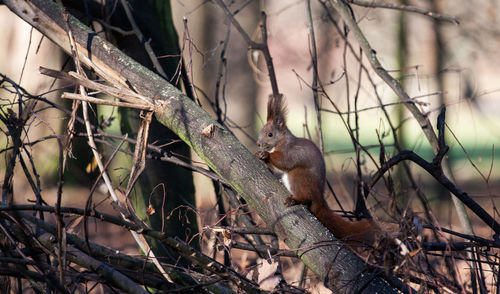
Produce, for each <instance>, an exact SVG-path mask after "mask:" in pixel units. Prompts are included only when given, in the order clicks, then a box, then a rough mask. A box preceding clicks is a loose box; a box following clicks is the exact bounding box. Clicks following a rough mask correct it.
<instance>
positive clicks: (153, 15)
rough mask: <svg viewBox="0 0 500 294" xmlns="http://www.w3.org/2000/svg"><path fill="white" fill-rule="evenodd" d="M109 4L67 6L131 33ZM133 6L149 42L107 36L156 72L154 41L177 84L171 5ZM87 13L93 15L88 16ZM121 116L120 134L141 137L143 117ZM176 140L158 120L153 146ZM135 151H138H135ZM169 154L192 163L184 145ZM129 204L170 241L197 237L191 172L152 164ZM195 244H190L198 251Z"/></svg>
mask: <svg viewBox="0 0 500 294" xmlns="http://www.w3.org/2000/svg"><path fill="white" fill-rule="evenodd" d="M108 2H109V3H106V4H105V6H104V7H101V6H99V5H98V4H96V3H93V2H89V3H87V4H88V5H89V6H78V5H83V4H81V3H80V4H78V3H77V4H75V3H67V5H68V6H70V7H72V8H76V9H78V11H77V12H76V13H79V14H80V16H81V17H82V18H87V17H89V16H90V15H88V14H92V15H91V16H92V17H95V18H98V19H102V20H107V19H109V24H111V25H112V26H115V27H119V28H122V29H123V30H124V31H131V30H132V26H131V25H130V22H129V20H128V18H127V16H126V15H125V12H124V10H123V7H122V6H121V4H120V3H115V2H114V1H108ZM128 3H129V4H130V11H131V12H132V14H133V17H134V20H135V22H136V23H137V26H138V27H139V29H140V31H141V32H142V34H143V35H144V40H138V38H137V37H136V35H135V34H132V35H122V34H120V33H116V32H115V31H113V30H109V29H107V28H106V27H104V30H105V32H106V36H107V37H108V39H112V40H111V41H112V42H114V43H115V44H116V45H117V46H118V47H119V48H120V49H121V50H123V51H124V52H126V53H127V54H128V55H130V56H131V57H132V58H134V59H135V60H136V61H138V62H139V63H141V64H143V65H145V66H147V67H148V68H150V69H153V65H152V62H151V59H150V58H149V56H148V55H147V53H146V51H145V48H144V42H150V44H151V47H152V48H153V51H154V53H155V55H156V56H165V55H168V56H169V57H166V58H161V59H159V62H160V64H161V66H162V68H163V70H164V71H165V73H166V75H167V77H168V81H169V82H171V83H172V84H174V83H175V81H176V77H177V76H174V75H176V74H178V73H176V70H177V67H178V64H179V60H180V59H179V54H180V48H179V42H178V36H177V33H176V31H175V27H174V24H173V21H172V12H171V7H170V1H164V0H148V1H136V0H128ZM115 5H116V7H115ZM72 12H73V13H75V12H74V11H72ZM85 12H86V13H88V14H85V15H84V13H85ZM153 70H154V69H153ZM179 81H182V79H179ZM177 87H180V84H177ZM119 116H120V117H119V118H120V129H121V132H122V133H123V134H128V136H129V137H130V138H136V137H137V131H138V128H139V124H140V121H139V112H138V111H135V110H132V109H125V108H120V109H119ZM177 139H178V137H177V136H176V135H175V134H174V133H173V132H172V131H170V130H169V129H168V128H167V127H165V126H163V125H161V124H160V123H158V122H157V121H156V119H153V121H152V123H151V126H150V132H149V139H148V143H155V144H156V145H162V144H166V143H169V142H171V141H172V140H177ZM130 148H131V150H132V151H133V146H130ZM164 149H165V150H168V152H171V153H175V154H177V155H179V156H180V157H184V158H186V159H188V160H189V158H190V150H189V148H188V146H187V145H186V144H184V143H183V142H178V143H173V144H171V145H168V146H166V147H164ZM130 166H131V160H130V157H129V158H128V160H127V162H126V163H125V162H122V166H119V167H118V168H123V169H130ZM130 201H131V203H132V205H133V207H134V209H135V211H136V213H137V214H138V216H139V217H141V218H142V219H143V220H144V221H145V222H146V223H148V224H149V225H150V226H151V227H152V228H153V229H155V230H161V231H164V232H165V233H167V234H168V235H169V236H177V237H179V238H180V239H182V240H186V241H190V240H191V237H192V236H193V235H195V234H196V233H197V232H198V222H197V218H196V214H195V213H194V212H193V211H192V210H191V209H190V207H194V203H195V199H194V184H193V177H192V173H191V171H188V170H186V169H184V168H182V167H178V166H176V165H173V164H171V163H165V162H161V161H158V160H148V161H147V162H146V168H145V170H144V171H143V173H142V174H141V176H140V177H139V180H138V182H137V183H136V185H135V187H134V189H133V191H132V193H131V195H130ZM150 204H151V206H152V207H153V208H154V209H155V213H154V214H152V215H150V216H148V215H147V213H146V212H147V208H148V206H149V205H150ZM196 240H197V239H195V240H194V241H193V242H192V243H191V245H192V246H194V247H195V248H198V242H197V241H196ZM148 242H149V243H150V246H151V248H153V250H154V251H155V255H156V256H157V257H164V256H171V255H170V253H169V252H167V251H165V250H164V249H161V248H159V247H160V246H159V244H158V243H155V241H154V240H148Z"/></svg>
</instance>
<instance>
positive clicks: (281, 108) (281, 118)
mask: <svg viewBox="0 0 500 294" xmlns="http://www.w3.org/2000/svg"><path fill="white" fill-rule="evenodd" d="M267 120H268V121H269V120H272V121H274V122H276V123H278V122H280V123H281V124H282V125H283V126H286V107H285V105H284V104H283V95H282V94H279V95H272V94H271V95H269V100H268V101H267Z"/></svg>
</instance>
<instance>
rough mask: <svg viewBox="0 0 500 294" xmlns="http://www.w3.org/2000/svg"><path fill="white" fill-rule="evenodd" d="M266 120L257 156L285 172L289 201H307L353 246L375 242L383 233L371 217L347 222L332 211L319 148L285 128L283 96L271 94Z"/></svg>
mask: <svg viewBox="0 0 500 294" xmlns="http://www.w3.org/2000/svg"><path fill="white" fill-rule="evenodd" d="M267 111H268V112H267V115H268V117H267V123H266V125H264V127H263V128H262V130H261V132H260V134H259V139H258V141H257V144H258V145H259V149H260V151H259V152H257V154H256V155H257V157H258V158H260V159H261V160H263V161H264V162H265V163H266V164H267V165H268V166H269V167H270V168H271V169H273V170H274V171H278V172H280V173H283V174H286V175H287V177H288V182H289V186H290V187H289V190H290V193H292V195H291V196H289V197H288V199H287V201H286V203H287V204H289V205H290V204H304V205H306V206H307V207H308V208H309V209H310V210H311V212H312V213H313V214H314V215H315V216H316V217H317V218H318V220H319V221H320V222H321V223H322V224H323V225H325V226H326V227H327V228H328V229H329V230H330V231H331V232H332V233H333V234H334V235H335V236H336V237H337V238H339V239H341V240H343V241H344V242H345V243H346V244H348V245H349V246H351V247H354V246H357V245H358V244H360V243H361V244H360V245H362V244H365V245H373V244H374V242H375V241H376V237H377V236H379V234H381V233H382V230H381V229H380V227H379V226H378V225H377V223H375V222H374V221H373V220H371V219H365V220H361V221H357V222H351V221H348V220H346V219H344V218H342V217H341V216H339V215H337V214H335V213H334V212H333V211H331V210H330V208H329V207H328V204H327V203H326V201H325V200H324V198H323V194H324V189H325V181H326V173H325V162H324V160H323V156H322V154H321V151H320V150H319V149H318V147H317V146H316V145H315V144H314V143H313V142H312V141H310V140H307V139H304V138H297V137H295V136H294V135H293V134H292V133H291V132H290V131H289V130H288V128H287V127H286V122H285V109H284V107H283V103H282V97H281V96H278V97H276V96H271V97H270V98H269V102H268V110H267Z"/></svg>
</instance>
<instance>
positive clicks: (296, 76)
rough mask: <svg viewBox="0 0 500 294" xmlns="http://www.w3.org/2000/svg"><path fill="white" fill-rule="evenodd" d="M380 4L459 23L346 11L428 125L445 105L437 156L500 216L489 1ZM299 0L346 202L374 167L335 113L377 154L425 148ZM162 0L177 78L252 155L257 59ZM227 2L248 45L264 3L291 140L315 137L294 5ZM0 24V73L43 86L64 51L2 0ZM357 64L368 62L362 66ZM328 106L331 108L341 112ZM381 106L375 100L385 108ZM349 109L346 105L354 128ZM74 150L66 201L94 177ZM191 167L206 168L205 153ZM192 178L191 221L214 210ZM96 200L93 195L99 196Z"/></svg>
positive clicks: (325, 18)
mask: <svg viewBox="0 0 500 294" xmlns="http://www.w3.org/2000/svg"><path fill="white" fill-rule="evenodd" d="M360 2H363V1H360ZM388 2H389V1H388ZM390 2H391V3H395V4H406V5H415V6H418V7H421V8H424V9H427V10H429V11H433V12H436V13H440V14H443V15H447V16H452V17H455V18H457V19H458V20H459V24H457V23H455V22H453V21H446V20H439V19H434V18H431V17H429V16H426V15H422V14H418V13H412V12H401V11H399V10H393V9H383V8H370V7H363V6H359V5H352V7H353V9H354V14H355V15H356V19H357V21H358V22H359V25H360V27H361V29H362V31H363V32H364V33H365V35H366V37H367V39H368V41H369V42H370V43H371V45H372V47H373V49H374V50H375V51H376V53H377V57H378V58H379V60H380V61H381V63H382V65H383V66H384V67H385V69H386V70H388V71H390V73H391V75H392V76H393V77H395V78H396V79H398V80H399V81H400V82H401V83H402V85H403V86H404V88H405V89H406V91H407V93H408V94H409V96H410V97H411V98H412V99H414V101H416V103H417V105H418V108H419V109H420V110H421V111H422V112H423V113H425V114H427V115H428V116H429V118H430V120H431V122H432V124H433V126H435V122H436V117H437V114H438V113H439V110H440V109H441V106H442V105H444V106H446V107H447V116H446V124H447V138H446V139H447V144H448V145H449V146H450V151H449V153H448V157H447V160H448V165H449V166H450V169H451V173H452V176H453V178H454V180H455V182H456V184H457V185H458V186H459V187H461V188H462V189H463V190H465V191H467V192H468V193H469V195H470V196H472V197H473V198H474V199H475V200H476V201H478V202H479V203H480V204H481V205H482V206H483V208H485V209H486V210H487V211H488V212H489V213H491V214H492V215H495V216H497V217H498V215H496V213H495V211H496V204H497V203H498V196H500V168H499V167H498V166H499V164H500V161H499V160H500V154H499V152H498V150H499V145H500V115H499V114H500V83H499V81H500V57H499V54H498V48H500V2H499V1H496V0H476V1H474V2H473V4H472V3H471V2H470V1H466V0H419V1H410V0H399V1H390ZM311 5H312V8H311V14H312V20H313V23H314V31H315V38H316V47H317V55H318V79H319V81H320V83H321V84H322V85H323V87H324V90H325V92H326V93H327V95H328V97H325V96H321V97H320V102H319V107H320V114H321V129H322V143H323V146H322V147H323V150H324V154H325V159H326V162H327V169H328V179H329V182H330V183H331V185H332V187H333V190H334V191H335V194H336V195H337V197H338V198H339V199H340V202H341V203H342V205H343V208H344V209H346V210H352V209H353V208H354V203H355V195H356V182H358V181H359V178H358V172H357V168H356V166H357V163H360V165H361V166H360V168H361V170H362V174H363V177H368V176H369V175H371V174H373V173H374V171H375V170H376V169H375V165H374V164H373V162H372V160H371V159H370V157H369V156H368V155H367V153H365V152H361V154H360V158H359V160H357V158H356V153H355V147H354V145H353V143H352V140H351V136H350V130H349V129H348V128H347V127H346V124H345V122H346V123H348V124H349V126H350V127H351V129H357V130H359V142H360V143H361V145H363V146H365V148H366V149H367V150H368V151H369V152H370V153H371V156H373V157H374V158H376V159H377V160H378V156H379V151H380V144H379V139H380V141H381V142H383V144H384V145H385V148H386V152H387V156H390V155H393V154H395V152H396V151H395V148H394V140H398V144H400V146H401V147H402V148H403V149H410V150H414V151H415V152H416V153H418V154H420V155H421V156H422V157H424V158H425V159H427V160H429V161H430V160H432V158H433V152H432V148H431V146H430V145H429V143H428V142H427V140H426V138H425V136H424V135H423V132H422V130H421V129H420V127H419V126H418V124H417V123H416V121H415V119H414V118H413V117H412V116H411V114H410V113H408V112H407V111H406V109H405V107H404V106H403V105H402V104H400V103H399V99H398V98H397V97H396V95H395V94H394V92H393V91H392V90H391V89H390V88H389V87H388V86H387V85H386V84H385V83H384V82H383V81H381V80H380V78H379V77H378V76H377V75H376V74H375V72H374V70H373V69H372V68H371V66H370V65H369V63H368V61H367V59H366V58H365V57H363V58H362V60H361V62H360V61H359V60H357V59H356V58H355V56H354V54H356V55H358V56H359V53H360V50H359V46H358V45H357V43H356V41H355V40H354V38H353V36H352V34H348V35H347V40H348V43H346V42H345V41H344V36H343V35H344V33H345V28H344V25H343V22H342V20H341V19H340V17H339V16H338V15H336V14H335V13H331V12H330V13H329V12H328V10H326V9H325V7H324V5H323V3H322V2H321V1H312V4H311ZM171 6H172V7H171V9H172V20H173V22H174V23H175V27H176V30H177V34H178V41H179V46H180V48H181V50H182V55H183V58H184V66H185V68H186V75H187V77H188V78H189V79H190V80H191V82H192V84H193V90H194V93H193V96H194V99H195V100H196V101H198V102H199V103H200V104H201V106H202V107H203V108H204V109H205V110H207V111H208V112H210V113H211V114H212V115H214V117H218V118H220V119H221V120H222V122H223V123H224V124H225V125H226V126H227V127H229V128H230V129H231V131H233V132H234V134H235V135H236V136H237V137H238V138H239V139H240V141H241V142H243V144H244V145H245V146H246V147H247V148H248V149H249V150H250V151H252V152H255V151H256V145H255V140H256V137H257V134H258V132H259V130H260V127H261V126H262V125H263V124H264V123H265V115H266V101H267V97H268V96H269V95H270V94H271V87H270V83H269V78H268V75H267V70H266V66H265V63H264V60H263V57H262V55H261V54H259V53H258V52H256V51H253V50H249V49H248V47H249V46H248V44H247V42H246V41H245V40H244V38H242V36H241V34H240V33H239V32H238V31H237V30H236V29H235V27H234V26H232V25H230V21H229V19H228V18H227V16H226V15H225V13H224V12H223V11H222V9H221V8H220V7H219V6H217V5H215V4H214V3H211V2H210V1H194V0H193V1H176V0H173V1H171ZM228 6H229V8H230V9H231V11H232V12H233V13H234V12H235V11H238V13H237V14H236V19H237V20H238V22H239V23H240V24H241V26H242V28H243V29H244V30H245V31H246V33H247V34H248V35H249V36H251V37H252V39H253V40H256V41H260V39H259V36H260V30H259V23H260V21H261V15H260V12H261V11H265V12H266V14H267V29H268V44H269V50H270V53H271V56H272V58H273V62H274V66H275V70H276V77H277V82H278V86H279V89H280V92H282V93H283V94H284V95H285V97H286V103H287V108H288V126H289V128H290V129H291V130H292V132H293V133H294V134H295V135H296V136H300V137H308V138H310V139H312V140H313V141H315V142H316V143H317V144H320V142H321V141H320V135H319V128H318V118H317V112H316V110H315V106H314V98H313V91H312V89H311V83H312V76H313V65H312V62H311V56H312V49H311V35H310V30H309V27H310V26H309V20H308V17H307V5H306V1H302V0H300V1H242V0H237V1H231V2H230V3H229V4H228ZM0 24H1V25H0V39H1V40H3V41H2V42H0V57H1V58H0V72H1V73H3V74H5V75H7V76H8V77H10V78H11V79H13V80H15V81H17V82H19V84H21V85H22V86H23V87H24V88H26V89H27V90H28V91H30V92H31V93H33V94H37V95H40V94H44V93H46V92H47V91H49V89H50V88H51V85H52V83H53V81H52V79H49V78H47V77H44V76H41V75H40V74H39V73H38V67H40V66H44V67H47V68H61V67H62V66H63V64H64V62H65V60H66V57H65V54H64V53H62V52H61V51H60V50H59V49H58V48H57V47H56V46H55V45H53V44H52V43H51V42H50V40H48V39H46V38H43V37H42V36H41V35H40V34H39V33H38V32H37V31H36V30H34V29H32V28H31V27H30V26H29V25H27V24H26V23H24V22H23V21H22V20H20V19H19V18H18V17H17V16H15V15H14V14H12V13H11V12H10V11H9V10H8V9H7V7H5V6H0ZM347 44H349V46H348V45H347ZM156 55H157V56H158V57H159V58H160V59H161V60H162V59H163V60H169V59H172V58H173V60H175V61H176V62H177V61H178V57H176V58H174V57H175V56H174V57H172V56H171V55H168V54H167V53H166V52H161V51H160V52H158V51H157V52H156ZM171 62H173V61H171ZM360 64H362V65H363V66H364V67H365V68H366V71H361V74H360ZM59 95H60V92H57V91H56V92H53V93H49V94H47V95H45V97H47V99H49V100H53V101H59V102H60V103H62V104H63V103H66V105H68V106H69V105H70V104H68V102H62V101H60V100H59V99H60V98H58V96H59ZM3 99H5V98H3ZM214 104H217V105H219V106H220V109H221V110H222V113H219V114H217V113H216V112H215V111H214V107H213V105H214ZM333 104H335V105H337V106H338V110H340V112H341V113H340V114H339V113H338V112H337V110H336V109H335V108H334V107H333ZM381 105H384V108H383V109H382V107H381ZM355 107H356V108H357V110H358V118H357V119H358V126H357V128H356V124H355V120H356V116H355V114H354V109H355ZM96 109H98V111H97V112H98V113H99V118H98V120H99V121H104V120H109V119H110V118H114V117H116V116H117V115H118V113H117V110H116V109H113V108H111V107H106V106H102V107H101V106H99V107H97V108H96ZM388 118H390V122H389V120H388ZM38 119H39V123H37V124H33V125H31V127H30V129H29V130H28V135H29V137H30V138H31V140H36V139H37V138H41V137H44V136H49V135H51V134H54V133H61V132H62V130H63V129H64V127H65V121H64V120H65V117H64V116H63V115H62V114H61V113H60V112H57V111H48V112H43V115H42V116H40V117H38ZM109 121H110V125H109V126H107V131H108V132H110V133H115V134H120V126H119V122H118V120H112V119H111V120H109ZM391 125H392V128H393V129H394V130H395V131H396V133H395V135H393V134H392V129H391ZM6 140H7V139H6V137H5V136H0V142H1V143H2V146H5V145H6V144H7V143H8V142H7V141H6ZM56 146H57V144H56V142H54V141H48V142H46V143H45V144H39V145H36V146H34V147H33V150H32V152H33V154H34V155H36V156H34V158H35V160H36V165H37V166H38V168H39V170H38V173H39V174H40V176H41V178H42V179H43V180H42V183H43V185H44V186H43V190H45V191H47V192H46V195H48V197H50V196H52V197H53V196H54V195H55V188H56V187H55V185H53V184H51V183H54V179H55V177H56V173H57V160H58V152H56V151H55V150H57V147H56ZM75 146H77V145H75ZM74 152H75V153H76V151H74ZM103 152H104V151H103ZM109 153H110V152H109V151H108V154H109ZM76 154H78V155H77V156H76V158H75V159H74V161H75V163H74V164H75V165H79V166H81V167H84V168H83V169H82V168H80V169H76V168H75V169H73V170H72V172H71V175H68V177H67V178H66V179H67V185H66V186H65V190H66V191H70V192H68V193H69V194H67V195H71V196H70V197H66V198H65V199H64V203H65V205H79V204H81V203H84V202H85V201H86V198H85V197H86V196H85V195H87V193H88V189H89V184H90V183H92V179H93V177H94V175H91V172H88V169H87V172H85V170H86V169H85V168H88V165H89V164H91V161H92V160H91V153H90V150H88V149H82V150H81V151H80V153H76ZM191 156H193V161H194V162H200V161H201V160H200V159H198V158H196V155H195V154H191ZM123 162H130V159H129V158H128V157H127V156H125V155H120V157H119V158H118V159H117V160H115V161H114V163H113V173H114V175H115V177H116V179H120V177H123V173H124V171H123V170H122V169H121V165H122V164H123ZM200 165H201V166H204V165H203V163H200ZM4 166H6V165H3V164H2V165H0V169H4ZM16 168H20V167H16ZM412 170H413V171H414V172H415V175H414V176H415V179H416V180H417V183H418V187H419V189H422V190H423V191H424V192H425V194H426V196H427V199H428V201H429V203H430V204H431V207H432V209H433V213H434V215H436V216H437V218H438V221H439V223H440V224H441V225H444V226H446V227H449V228H451V229H454V230H457V231H462V228H461V226H460V223H459V222H458V220H457V218H456V215H455V209H454V207H453V205H452V204H451V200H450V198H449V195H448V194H447V193H444V191H443V190H442V189H440V187H439V185H438V184H436V182H435V181H434V180H433V179H432V178H431V177H430V176H429V175H428V174H426V173H425V172H424V171H422V170H421V169H419V168H418V167H415V166H412ZM4 172H5V171H2V173H4ZM398 172H401V171H397V170H396V171H395V174H394V175H393V176H394V178H395V179H396V182H395V185H396V187H397V189H396V190H397V193H396V194H397V195H396V196H397V198H396V199H398V201H399V202H398V203H399V204H398V205H400V206H401V207H402V208H406V207H411V208H412V209H413V210H414V211H415V213H417V214H418V213H422V207H421V205H420V204H419V203H418V201H414V198H415V196H414V191H412V189H411V188H410V185H409V184H408V183H407V182H405V180H404V179H403V177H402V176H399V177H398ZM18 175H21V173H18ZM51 179H52V180H51ZM14 184H15V190H16V191H18V193H17V194H18V195H26V197H27V199H28V198H30V197H32V196H30V192H29V189H30V188H29V186H28V185H27V182H26V179H25V178H23V177H22V176H18V177H17V178H15V180H14ZM194 185H195V192H196V207H197V209H198V210H199V214H198V216H199V219H198V221H199V224H198V226H199V227H203V226H205V225H207V224H213V223H214V221H215V220H216V218H217V217H216V216H214V215H212V214H211V213H209V212H210V211H212V210H213V209H214V207H215V206H216V197H215V193H216V192H215V191H214V189H213V187H212V184H211V180H209V179H207V178H205V177H203V176H201V175H199V174H196V173H195V174H194ZM167 189H168V188H167ZM23 191H25V192H24V193H23ZM378 192H379V197H378V198H377V199H376V200H373V199H372V200H370V199H369V201H368V202H369V206H370V207H371V208H373V209H374V210H375V212H376V214H377V215H378V216H379V217H381V218H383V219H387V220H391V219H392V218H397V215H394V214H392V213H387V215H386V214H385V213H379V210H378V208H380V207H382V208H384V207H388V206H389V205H392V204H391V203H392V201H393V199H392V198H391V197H389V195H388V194H389V193H387V192H385V191H384V190H383V189H380V191H378ZM98 197H100V198H99V199H104V198H105V194H103V193H101V194H99V195H98ZM327 198H328V199H329V201H330V204H331V207H332V208H334V209H337V208H338V206H337V204H336V203H335V202H334V201H333V198H332V197H331V195H328V196H327ZM49 199H50V198H49ZM16 201H18V202H23V201H25V200H22V199H16ZM52 201H55V200H54V199H52ZM95 201H97V200H95ZM108 209H110V208H108ZM383 210H384V211H385V209H383ZM110 211H111V209H110ZM471 219H472V222H473V224H474V225H475V227H474V228H475V230H476V233H477V234H478V235H481V236H483V237H486V238H489V237H490V236H491V231H489V230H488V229H487V228H486V227H485V226H483V225H481V222H480V221H479V220H478V219H476V218H475V217H474V216H473V215H471ZM101 233H102V232H101ZM122 233H123V232H120V231H116V229H115V228H113V229H110V230H109V231H105V234H116V235H117V236H118V235H120V236H123V234H122ZM99 236H102V235H99ZM96 238H99V237H98V236H96ZM124 238H126V237H124ZM112 246H115V247H116V248H118V249H120V250H129V252H136V251H135V245H134V244H133V243H132V242H131V240H128V242H116V243H115V244H113V245H112Z"/></svg>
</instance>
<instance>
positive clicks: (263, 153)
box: [255, 150, 269, 161]
mask: <svg viewBox="0 0 500 294" xmlns="http://www.w3.org/2000/svg"><path fill="white" fill-rule="evenodd" d="M255 157H257V158H258V159H260V160H262V161H266V160H267V159H268V158H269V152H267V151H263V150H260V151H257V152H256V153H255Z"/></svg>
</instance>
